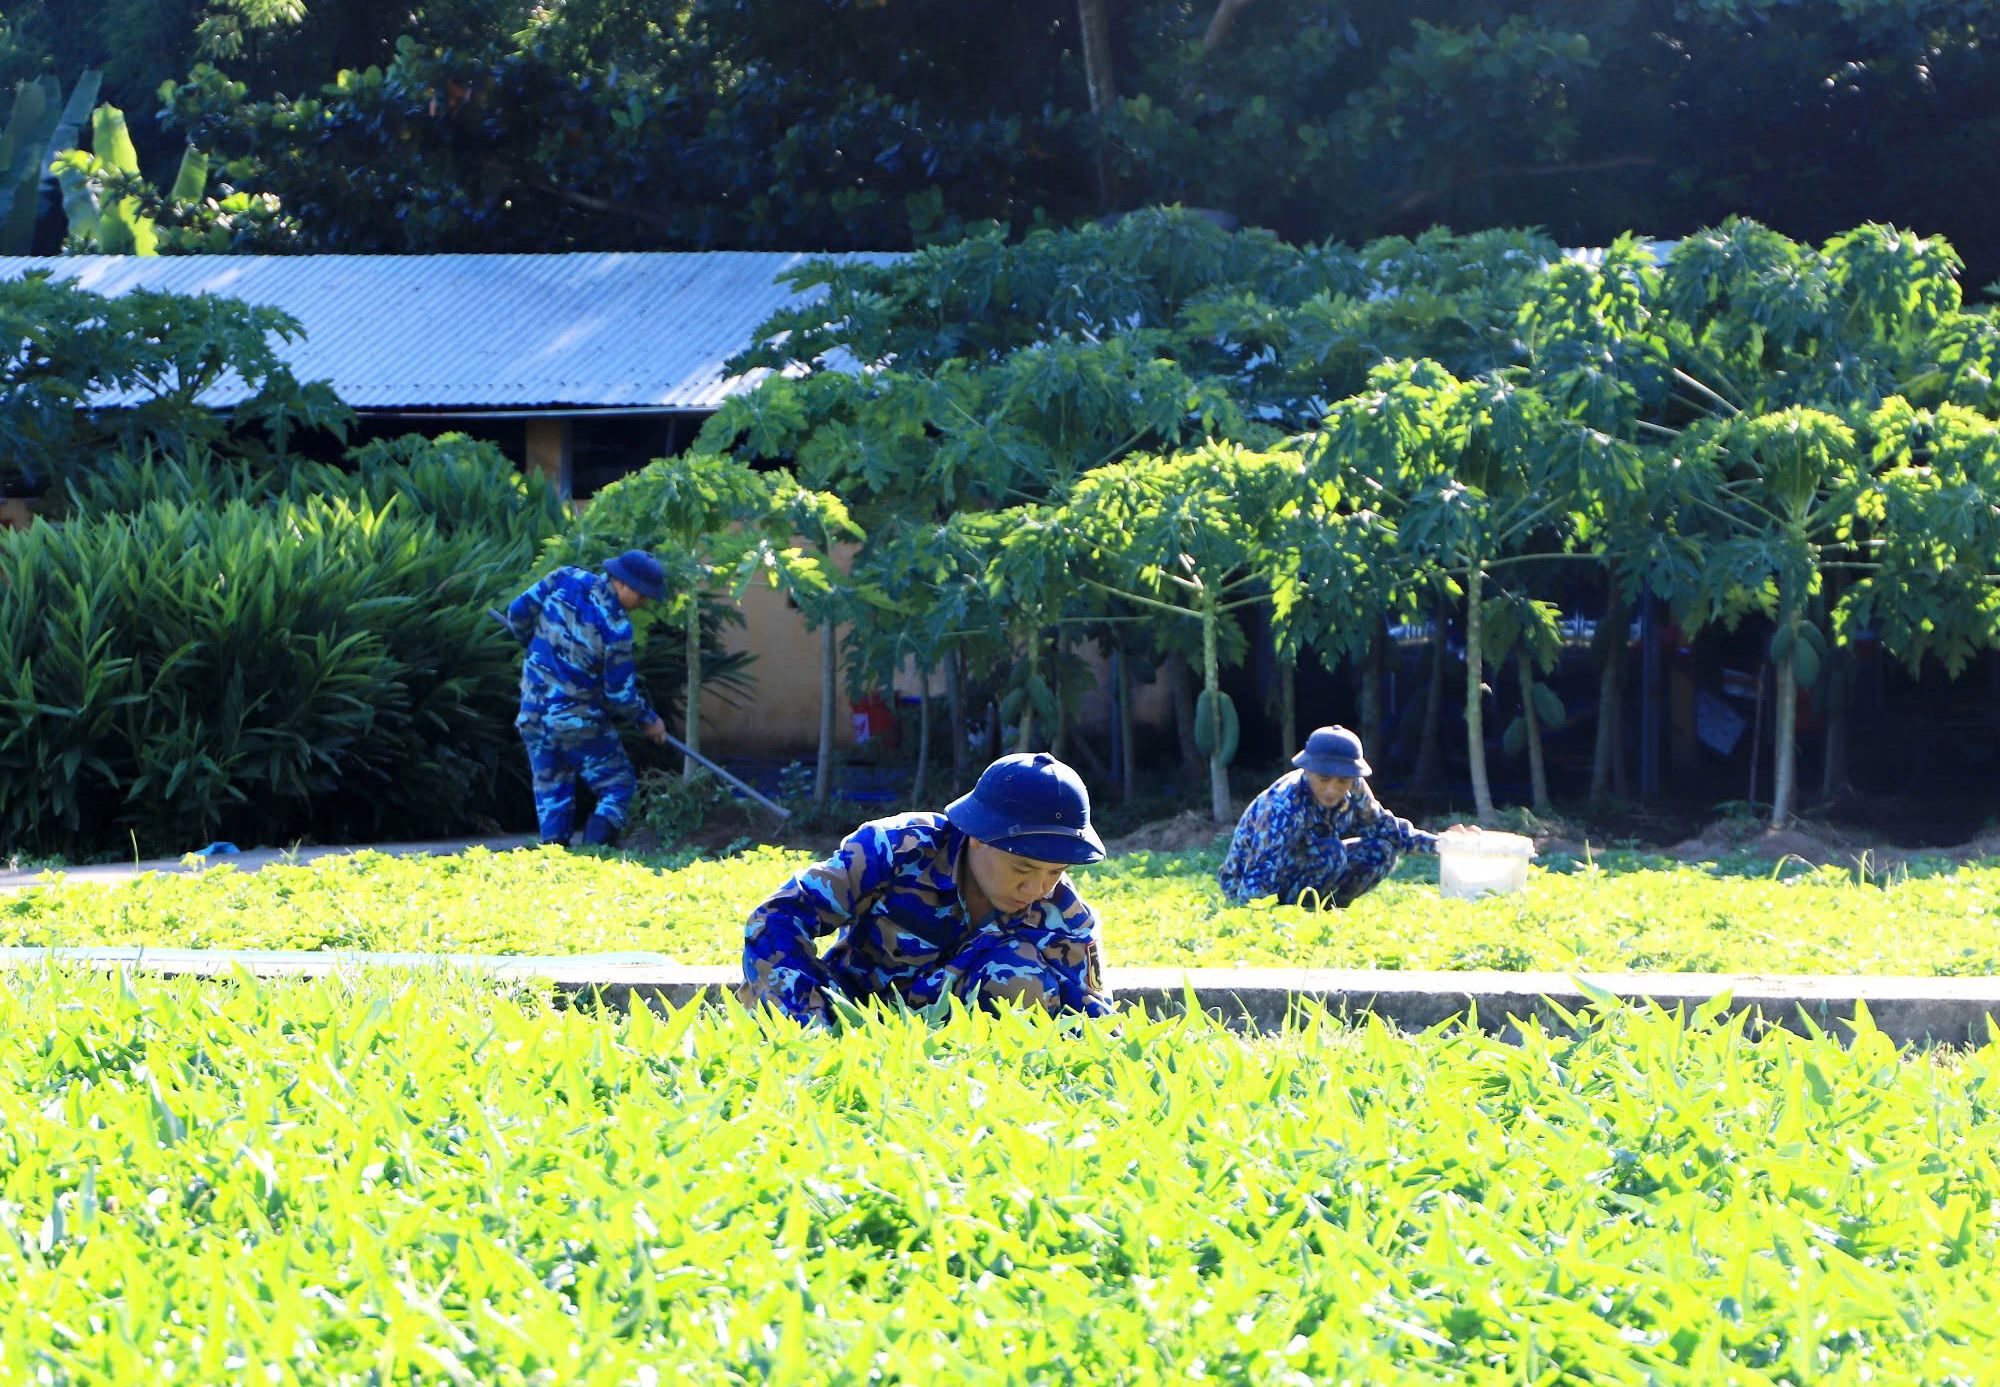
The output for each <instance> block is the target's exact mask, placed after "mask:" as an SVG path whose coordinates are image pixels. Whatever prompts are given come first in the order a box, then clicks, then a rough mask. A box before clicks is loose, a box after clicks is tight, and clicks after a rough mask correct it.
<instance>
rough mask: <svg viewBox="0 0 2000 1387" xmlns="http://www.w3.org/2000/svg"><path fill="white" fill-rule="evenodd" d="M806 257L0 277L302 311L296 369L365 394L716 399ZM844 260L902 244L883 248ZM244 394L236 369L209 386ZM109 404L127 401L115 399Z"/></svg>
mask: <svg viewBox="0 0 2000 1387" xmlns="http://www.w3.org/2000/svg"><path fill="white" fill-rule="evenodd" d="M812 258H814V257H812V256H809V255H804V254H794V253H791V252H767V251H638V252H621V253H608V252H606V253H568V254H559V255H255V256H249V255H186V256H146V257H139V256H125V255H72V256H54V257H37V258H29V257H21V256H0V279H17V278H19V277H20V276H21V275H23V274H26V273H27V272H28V271H30V270H37V269H46V270H49V271H51V272H53V273H54V275H55V276H56V277H57V278H59V279H67V280H73V281H75V282H76V283H77V284H79V285H81V286H82V287H84V288H86V289H90V290H92V291H93V292H96V293H99V294H107V295H116V294H122V293H124V292H126V291H127V290H131V289H140V288H143V289H154V290H163V291H167V292H170V293H176V294H220V295H226V296H228V297H231V298H238V299H243V300H246V301H247V302H250V303H253V304H263V305H269V306H271V307H274V308H281V309H283V310H285V311H286V312H287V313H290V314H291V315H292V316H293V317H295V318H297V319H298V320H299V321H300V322H301V323H302V324H304V326H305V337H304V339H303V340H300V341H294V342H290V343H281V344H279V345H278V350H279V354H280V355H281V356H282V357H283V358H284V360H285V361H286V363H287V364H288V365H289V366H290V367H291V368H292V372H293V374H295V375H296V376H297V377H298V378H299V379H300V380H302V381H311V380H330V381H331V382H332V383H333V387H334V389H335V390H336V391H337V392H338V393H339V395H340V397H341V398H342V399H343V400H345V401H346V402H347V403H348V404H350V405H353V406H354V407H356V408H357V409H363V410H368V409H450V408H508V407H513V408H521V407H525V406H536V407H543V408H553V409H560V408H563V407H569V408H590V409H596V408H616V407H622V408H628V409H630V408H645V409H661V410H689V411H706V410H712V409H714V408H716V407H717V406H718V405H719V404H720V403H721V402H722V400H723V399H724V398H725V397H727V396H728V395H731V394H734V393H736V392H737V391H739V390H742V389H745V388H747V387H748V386H749V385H751V384H754V383H755V377H754V376H753V377H750V378H734V379H732V378H728V377H725V376H724V374H723V370H722V363H723V362H724V361H725V360H727V359H728V358H729V357H730V356H732V355H734V354H735V353H737V352H739V351H742V350H743V349H744V348H745V347H747V346H749V345H750V341H751V337H752V334H753V333H754V332H755V330H756V328H757V326H758V324H760V323H762V322H763V321H764V320H765V319H766V318H768V317H769V316H770V315H771V314H772V313H774V312H776V311H777V310H778V309H780V308H783V307H786V306H788V305H790V304H792V303H794V302H796V301H797V300H798V295H796V294H794V293H793V292H792V290H791V289H790V288H789V287H788V286H787V285H784V284H780V283H779V282H778V276H779V275H780V274H783V273H784V272H786V271H787V270H791V269H794V268H796V267H798V266H799V265H801V264H802V263H804V262H805V261H807V260H809V259H812ZM832 258H834V259H837V260H850V259H862V260H869V261H876V262H880V261H886V260H893V259H894V258H896V257H894V256H893V255H888V254H862V255H841V256H834V257H832ZM243 396H244V390H243V387H242V383H241V382H240V381H236V380H234V379H233V378H231V379H230V380H226V381H224V382H222V383H221V384H219V385H217V386H216V387H215V389H213V390H211V391H210V392H209V394H208V395H207V396H205V397H204V402H205V403H207V404H211V405H215V406H227V405H231V404H234V403H236V402H238V401H240V400H241V399H242V398H243ZM102 403H106V404H117V403H122V401H117V400H105V401H103V402H102Z"/></svg>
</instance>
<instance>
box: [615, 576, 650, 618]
mask: <svg viewBox="0 0 2000 1387" xmlns="http://www.w3.org/2000/svg"><path fill="white" fill-rule="evenodd" d="M611 591H612V592H614V593H616V594H617V595H618V605H619V606H621V607H623V608H624V609H625V610H626V611H628V612H629V611H631V610H632V609H633V608H634V607H636V606H638V605H639V604H640V603H641V602H644V601H645V600H646V599H645V598H644V597H641V596H640V595H639V590H638V589H637V588H635V587H632V586H631V585H630V584H628V583H626V582H625V580H624V579H622V578H613V579H612V580H611Z"/></svg>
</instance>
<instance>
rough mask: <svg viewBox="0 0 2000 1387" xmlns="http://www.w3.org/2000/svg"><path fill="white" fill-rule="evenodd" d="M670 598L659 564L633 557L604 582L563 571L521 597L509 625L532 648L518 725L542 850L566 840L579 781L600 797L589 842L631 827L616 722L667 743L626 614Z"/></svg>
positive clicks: (612, 568)
mask: <svg viewBox="0 0 2000 1387" xmlns="http://www.w3.org/2000/svg"><path fill="white" fill-rule="evenodd" d="M665 595H666V577H665V572H664V570H663V569H662V568H661V567H660V561H659V560H658V559H656V558H654V557H653V556H652V555H651V554H648V553H646V552H645V551H644V550H642V549H628V550H626V551H625V552H624V553H622V554H620V555H619V556H618V557H617V558H615V559H612V560H611V561H610V562H608V563H606V564H605V565H604V572H603V573H601V574H600V573H592V572H591V571H590V570H589V569H585V568H558V569H557V570H556V571H555V572H553V573H551V574H549V576H548V577H546V578H544V579H542V580H541V581H540V582H538V583H536V584H535V585H534V586H533V587H531V588H529V589H528V590H527V591H526V592H524V593H522V594H521V595H520V596H519V597H517V598H515V599H514V600H513V602H512V603H511V604H509V606H508V608H507V611H506V613H505V615H504V616H503V617H502V620H504V621H505V622H506V624H507V629H508V630H510V631H512V632H513V633H514V635H515V637H516V639H518V640H519V641H520V642H521V644H523V645H525V646H526V647H527V648H528V654H527V658H526V659H525V660H523V661H522V662H521V712H520V716H518V717H517V718H515V720H514V725H515V727H517V728H518V729H520V733H521V740H522V741H523V742H525V743H526V744H527V748H528V767H529V769H530V771H532V772H533V774H534V780H535V817H536V819H537V821H538V823H539V825H540V828H541V838H542V841H543V842H544V843H564V844H567V843H568V842H569V837H570V830H571V829H572V827H573V826H574V820H575V817H576V782H577V781H578V780H579V779H581V780H582V781H583V782H584V784H586V785H588V786H589V787H590V789H591V792H592V793H593V794H594V795H596V797H597V804H596V807H595V809H594V810H593V811H592V812H591V816H590V821H589V822H588V823H586V824H585V825H584V826H583V841H584V842H586V843H610V842H612V841H614V840H615V839H616V838H617V837H618V834H619V832H620V831H621V830H622V829H623V828H624V827H625V817H626V815H627V814H628V813H630V812H631V807H632V797H633V796H634V795H635V794H636V793H637V792H638V780H637V778H636V777H635V776H634V775H633V773H632V761H631V758H630V757H628V756H626V754H625V748H624V747H622V746H620V745H619V744H618V733H617V730H616V729H615V728H614V727H613V726H612V723H611V716H612V714H614V713H616V714H618V715H619V716H621V717H623V718H624V719H625V720H626V721H628V722H630V723H631V724H632V725H633V726H634V727H636V728H638V729H639V730H640V731H641V732H643V733H645V735H646V737H647V739H648V740H649V741H651V742H653V743H654V745H656V746H657V745H660V744H662V743H664V742H665V741H666V739H667V725H666V723H664V722H662V721H661V720H660V715H659V714H658V713H656V712H654V711H653V705H652V704H650V703H648V702H647V701H646V692H645V690H644V689H643V688H641V687H640V685H639V672H638V670H637V669H636V668H635V667H634V665H633V663H632V619H631V617H630V616H629V615H628V613H630V612H631V611H632V610H633V608H635V607H637V606H639V605H640V604H641V603H643V602H657V601H659V600H660V598H662V597H663V596H665Z"/></svg>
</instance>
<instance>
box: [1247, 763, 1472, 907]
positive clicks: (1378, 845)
mask: <svg viewBox="0 0 2000 1387" xmlns="http://www.w3.org/2000/svg"><path fill="white" fill-rule="evenodd" d="M1351 839H1359V840H1361V841H1362V842H1363V843H1366V844H1368V845H1369V846H1370V847H1372V848H1375V849H1378V850H1381V849H1387V850H1390V851H1393V852H1399V853H1402V852H1436V851H1437V835H1436V834H1435V833H1426V832H1425V831H1424V830H1422V829H1420V828H1417V827H1416V826H1414V825H1413V824H1411V823H1410V821H1409V820H1408V819H1399V818H1397V817H1396V816H1395V815H1394V814H1391V813H1390V812H1389V811H1388V810H1387V809H1384V808H1383V807H1382V803H1381V801H1380V800H1378V799H1376V798H1375V793H1374V791H1372V790H1370V789H1369V788H1368V782H1367V781H1365V780H1357V781H1356V782H1355V783H1354V788H1353V789H1352V790H1350V791H1348V794H1347V798H1346V799H1344V800H1342V801H1341V802H1340V803H1339V804H1337V805H1335V806H1334V807H1333V808H1331V809H1322V808H1321V807H1320V804H1319V801H1318V800H1316V799H1314V798H1313V793H1312V786H1310V785H1308V784H1307V783H1306V773H1305V772H1304V771H1292V772H1291V773H1290V774H1288V775H1282V776H1280V777H1278V779H1277V780H1275V781H1273V782H1272V783H1271V784H1270V785H1269V786H1268V787H1266V789H1265V790H1264V793H1262V794H1260V795H1258V796H1257V798H1255V799H1253V800H1251V801H1250V807H1249V808H1247V809H1245V810H1244V811H1243V817H1242V818H1241V819H1239V820H1238V821H1237V824H1236V833H1235V835H1234V836H1233V837H1231V838H1230V840H1229V852H1228V854H1227V855H1226V856H1225V857H1224V858H1223V859H1222V867H1221V869H1220V870H1219V871H1218V872H1217V873H1216V876H1217V878H1218V880H1220V881H1221V883H1222V894H1223V895H1224V896H1226V897H1228V898H1229V900H1231V901H1232V902H1234V903H1236V904H1238V905H1241V904H1242V903H1243V902H1245V901H1253V900H1256V899H1258V898H1259V897H1261V896H1275V895H1280V894H1283V889H1284V887H1285V886H1286V885H1288V884H1290V883H1291V882H1292V881H1294V880H1296V879H1298V878H1301V877H1310V876H1312V875H1313V874H1314V871H1315V869H1316V868H1323V867H1324V865H1325V864H1327V863H1328V862H1331V861H1333V860H1334V859H1335V858H1336V857H1337V855H1338V853H1339V852H1344V851H1347V849H1346V848H1345V847H1344V846H1343V843H1344V842H1345V841H1346V840H1351Z"/></svg>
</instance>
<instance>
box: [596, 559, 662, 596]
mask: <svg viewBox="0 0 2000 1387" xmlns="http://www.w3.org/2000/svg"><path fill="white" fill-rule="evenodd" d="M604 571H605V572H606V573H609V574H610V575H611V576H612V577H614V578H616V579H617V580H618V581H619V582H621V583H623V584H624V585H625V586H626V587H628V588H630V589H632V591H634V592H636V593H638V594H639V595H640V596H641V597H644V598H646V599H647V600H648V601H652V602H657V601H659V600H660V599H661V598H662V597H665V596H666V595H667V571H666V569H664V568H662V567H661V566H660V561H659V560H658V559H656V558H654V557H653V556H652V555H651V554H648V553H647V552H646V551H645V550H644V549H627V550H626V551H625V552H624V553H622V554H620V555H619V556H618V557H617V558H615V559H612V560H611V561H610V562H609V563H607V564H605V565H604Z"/></svg>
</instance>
